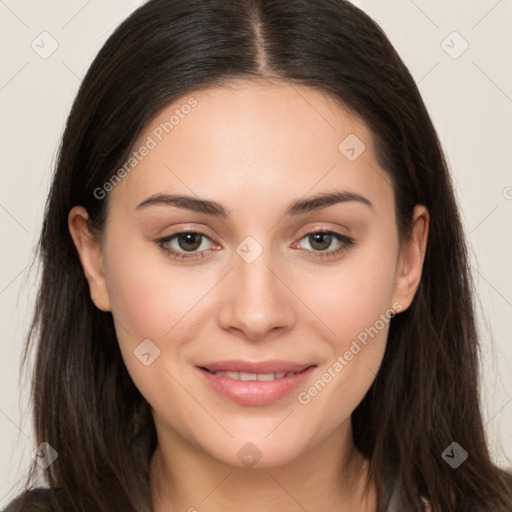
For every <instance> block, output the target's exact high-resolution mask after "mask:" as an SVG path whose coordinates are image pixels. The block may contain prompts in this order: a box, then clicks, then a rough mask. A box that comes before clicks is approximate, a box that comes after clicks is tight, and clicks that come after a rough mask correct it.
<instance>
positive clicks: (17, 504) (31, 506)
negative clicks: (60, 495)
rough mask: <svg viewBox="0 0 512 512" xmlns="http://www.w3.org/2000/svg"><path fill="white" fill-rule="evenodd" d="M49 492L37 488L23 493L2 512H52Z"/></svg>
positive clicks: (45, 489) (48, 490) (42, 488)
mask: <svg viewBox="0 0 512 512" xmlns="http://www.w3.org/2000/svg"><path fill="white" fill-rule="evenodd" d="M51 494H52V492H51V490H50V489H48V488H44V487H37V488H35V489H29V490H28V491H25V492H23V494H20V495H19V496H18V497H16V498H15V499H14V500H13V501H11V502H10V503H9V504H8V505H7V507H6V508H4V509H3V510H2V512H52V511H53V508H52V506H51V501H50V498H51Z"/></svg>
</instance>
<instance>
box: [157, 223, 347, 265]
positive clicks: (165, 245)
mask: <svg viewBox="0 0 512 512" xmlns="http://www.w3.org/2000/svg"><path fill="white" fill-rule="evenodd" d="M187 234H193V235H199V236H201V237H204V238H207V239H208V240H210V241H211V239H210V237H209V236H208V235H207V234H206V233H203V232H201V231H192V230H184V231H177V232H176V233H173V234H172V235H169V236H167V237H165V238H160V239H158V240H155V242H156V243H157V245H158V246H159V247H160V248H161V249H162V250H163V251H164V252H165V253H167V254H168V255H169V256H171V257H172V259H174V260H176V261H185V260H187V261H190V260H193V261H197V260H199V259H202V258H207V257H208V256H206V255H205V253H206V252H207V251H200V252H198V253H186V252H180V251H176V250H175V249H173V248H171V247H170V246H169V243H170V242H171V241H172V240H174V239H175V238H176V237H178V236H179V235H187ZM315 234H323V235H332V236H333V237H334V238H335V239H336V240H338V242H340V243H341V247H340V248H338V249H331V250H329V251H315V250H309V249H299V250H300V251H301V252H302V253H304V254H307V256H306V257H307V258H309V259H313V260H314V259H320V260H327V259H335V258H336V257H338V256H341V255H342V254H343V253H344V252H345V251H347V250H348V249H350V248H351V247H352V246H353V245H354V244H355V239H354V238H352V237H349V236H347V235H342V234H341V233H338V232H336V231H329V230H322V229H320V230H319V229H317V230H312V231H308V232H307V233H304V235H303V236H302V237H301V238H300V239H299V242H300V241H301V240H303V239H304V238H307V237H308V236H311V235H315ZM311 253H314V255H311Z"/></svg>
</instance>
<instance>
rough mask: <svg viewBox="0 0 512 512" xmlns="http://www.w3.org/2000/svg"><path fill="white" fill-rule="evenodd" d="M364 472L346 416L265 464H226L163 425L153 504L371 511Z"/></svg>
mask: <svg viewBox="0 0 512 512" xmlns="http://www.w3.org/2000/svg"><path fill="white" fill-rule="evenodd" d="M158 430H159V429H158V428H157V432H158ZM367 477H368V462H367V461H366V460H365V459H364V458H363V457H362V455H361V454H360V453H359V452H358V451H357V450H356V449H355V446H354V444H353V438H352V430H351V425H350V420H349V421H348V422H347V423H346V424H344V426H343V430H342V431H341V432H340V431H339V430H338V431H336V432H335V433H334V434H333V435H331V436H330V437H329V438H327V439H325V440H323V441H322V442H321V443H320V444H319V445H317V446H315V447H314V449H312V450H310V451H309V452H305V453H303V454H301V455H300V456H299V457H297V458H296V459H295V460H293V461H291V462H289V463H287V464H282V465H280V466H273V467H268V468H257V467H253V468H240V467H233V466H230V465H228V464H225V463H223V462H222V461H219V460H218V459H215V458H214V457H211V456H210V455H209V454H207V453H205V452H204V451H202V450H200V449H199V448H198V447H197V446H193V445H192V444H191V443H189V442H188V441H187V440H185V439H184V438H182V437H181V436H179V434H177V433H176V432H174V431H173V432H172V433H171V432H168V431H166V432H165V436H161V435H159V441H158V446H157V448H156V450H155V452H154V454H153V457H152V460H151V468H150V491H151V501H152V510H153V512H164V511H165V512H177V511H187V512H199V511H200V512H203V511H208V512H221V511H222V512H226V511H230V510H233V511H234V510H244V511H246V512H253V511H254V512H255V511H260V510H265V511H266V512H277V511H279V512H282V510H329V509H331V510H339V511H347V512H348V511H350V512H374V511H375V510H377V496H376V492H375V486H374V485H373V484H372V483H371V484H370V485H369V487H368V492H366V488H365V484H366V478H367Z"/></svg>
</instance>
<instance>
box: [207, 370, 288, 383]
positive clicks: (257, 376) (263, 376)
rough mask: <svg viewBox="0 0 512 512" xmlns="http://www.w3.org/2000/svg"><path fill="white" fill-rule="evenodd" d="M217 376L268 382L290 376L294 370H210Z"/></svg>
mask: <svg viewBox="0 0 512 512" xmlns="http://www.w3.org/2000/svg"><path fill="white" fill-rule="evenodd" d="M211 373H214V374H215V375H218V376H219V377H228V378H230V379H234V380H242V381H250V380H259V381H264V382H268V381H271V380H277V379H282V378H284V377H291V376H293V375H295V372H277V373H246V372H228V371H226V372H211Z"/></svg>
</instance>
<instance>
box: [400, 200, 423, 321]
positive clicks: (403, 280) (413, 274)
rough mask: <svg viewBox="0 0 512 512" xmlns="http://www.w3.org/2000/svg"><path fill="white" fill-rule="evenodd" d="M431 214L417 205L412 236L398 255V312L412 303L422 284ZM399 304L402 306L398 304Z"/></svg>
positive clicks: (413, 218) (402, 244) (413, 215)
mask: <svg viewBox="0 0 512 512" xmlns="http://www.w3.org/2000/svg"><path fill="white" fill-rule="evenodd" d="M429 224H430V215H429V213H428V210H427V209H426V207H425V206H423V205H420V204H418V205H416V206H415V207H414V210H413V213H412V228H411V233H410V236H409V237H408V238H407V239H405V240H403V241H402V243H401V245H400V253H399V255H398V260H397V266H396V274H395V287H394V289H393V309H395V310H396V312H397V313H399V312H401V311H405V310H406V309H407V308H408V307H409V306H410V305H411V302H412V300H413V298H414V295H415V294H416V290H417V289H418V286H419V284H420V280H421V272H422V269H423V262H424V260H425V252H426V250H427V239H428V229H429ZM398 304H399V305H400V306H401V308H399V307H395V306H398Z"/></svg>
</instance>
